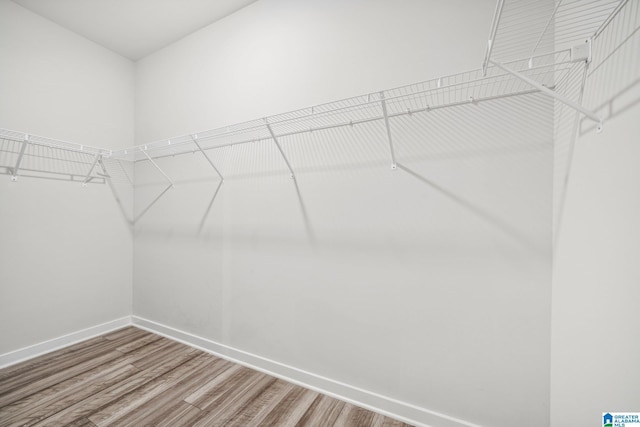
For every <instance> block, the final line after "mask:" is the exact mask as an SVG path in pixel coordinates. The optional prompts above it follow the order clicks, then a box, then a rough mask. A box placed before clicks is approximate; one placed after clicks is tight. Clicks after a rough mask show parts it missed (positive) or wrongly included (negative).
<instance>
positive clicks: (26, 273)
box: [0, 0, 134, 353]
mask: <svg viewBox="0 0 640 427" xmlns="http://www.w3.org/2000/svg"><path fill="white" fill-rule="evenodd" d="M0 57H1V58H2V63H3V66H2V67H0V94H1V95H0V127H3V128H9V129H15V130H18V131H23V132H28V133H32V134H39V135H43V136H47V137H52V138H58V139H62V140H68V141H71V142H77V143H81V144H90V145H97V146H103V147H113V148H116V147H121V146H127V145H130V144H132V143H133V99H134V98H133V84H134V73H133V64H132V63H131V62H130V61H128V60H125V59H123V58H121V57H119V56H117V55H115V54H113V53H112V52H110V51H107V50H106V49H104V48H101V47H99V46H98V45H95V44H93V43H91V42H89V41H87V40H85V39H83V38H81V37H79V36H77V35H75V34H73V33H71V32H69V31H67V30H64V29H62V28H61V27H59V26H57V25H55V24H53V23H51V22H50V21H47V20H45V19H42V18H40V17H39V16H37V15H34V14H32V13H31V12H29V11H27V10H26V9H23V8H22V7H20V6H18V5H16V4H15V3H13V2H10V1H6V0H3V1H0ZM5 146H6V145H5V143H3V147H5ZM36 151H38V152H39V153H40V155H41V156H40V157H38V158H35V157H32V156H31V155H30V153H31V152H36ZM45 151H46V150H44V149H40V150H35V149H34V150H33V151H32V150H31V149H30V150H28V151H27V155H26V156H25V158H24V160H23V165H25V166H27V165H29V164H34V162H36V163H37V162H40V163H38V164H40V165H45V164H46V162H48V161H49V160H48V158H47V154H46V152H45ZM60 155H61V153H60V152H55V150H54V151H52V153H51V156H60ZM63 157H64V156H63ZM77 157H78V156H77ZM77 157H76V158H74V157H73V156H72V155H68V156H67V157H64V158H66V159H67V160H69V161H71V162H73V161H74V160H78V158H77ZM0 158H1V159H2V164H3V165H4V164H5V161H6V162H10V161H13V162H15V155H14V154H10V153H7V152H6V151H4V150H3V151H2V152H1V153H0ZM12 159H13V160H12ZM13 165H14V163H11V166H13ZM23 174H24V175H28V173H27V172H26V171H25V172H23ZM60 178H61V179H62V180H60V181H56V180H51V179H36V178H28V177H26V176H22V177H20V178H19V180H18V182H11V180H10V178H9V175H0V230H1V236H2V237H1V238H0V353H6V352H9V351H12V350H16V349H19V348H22V347H25V346H29V345H32V344H35V343H39V342H42V341H45V340H48V339H52V338H55V337H59V336H61V335H64V334H67V333H70V332H75V331H77V330H80V329H84V328H87V327H90V326H94V325H97V324H101V323H104V322H107V321H111V320H113V319H116V318H121V317H123V316H125V315H129V314H130V310H131V277H132V273H131V272H132V237H131V232H130V230H129V227H128V225H127V223H126V221H124V220H123V216H122V214H121V212H120V209H119V207H118V205H117V203H116V202H115V200H114V198H113V196H112V194H111V191H110V189H109V186H108V185H105V184H90V185H89V186H87V188H82V187H81V185H80V183H79V182H75V183H74V182H69V181H66V180H65V179H66V178H67V177H64V176H61V177H60Z"/></svg>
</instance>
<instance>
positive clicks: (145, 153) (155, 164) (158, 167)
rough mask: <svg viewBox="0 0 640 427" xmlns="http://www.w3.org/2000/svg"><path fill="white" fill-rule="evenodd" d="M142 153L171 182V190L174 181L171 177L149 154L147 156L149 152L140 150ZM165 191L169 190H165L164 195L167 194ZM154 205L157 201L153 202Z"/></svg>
mask: <svg viewBox="0 0 640 427" xmlns="http://www.w3.org/2000/svg"><path fill="white" fill-rule="evenodd" d="M140 151H142V154H144V155H145V156H146V158H147V159H149V161H150V162H151V164H152V165H153V166H155V167H156V169H158V171H160V173H161V174H162V176H164V177H165V179H166V180H167V181H168V182H169V188H172V187H173V181H171V178H169V177H168V176H167V174H166V173H164V171H163V170H162V169H161V168H160V166H158V164H157V163H156V162H154V161H153V159H152V158H151V156H149V154H147V152H146V151H145V150H140ZM165 191H167V190H164V191H163V192H162V194H164V193H165ZM153 203H155V200H154V201H153ZM153 203H152V204H153Z"/></svg>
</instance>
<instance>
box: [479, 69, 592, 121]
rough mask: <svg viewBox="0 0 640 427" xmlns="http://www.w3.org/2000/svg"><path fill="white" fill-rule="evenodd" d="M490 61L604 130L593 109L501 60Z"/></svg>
mask: <svg viewBox="0 0 640 427" xmlns="http://www.w3.org/2000/svg"><path fill="white" fill-rule="evenodd" d="M489 62H490V63H491V64H492V65H494V66H496V67H498V68H500V69H501V70H503V71H506V72H507V73H509V74H511V75H512V76H514V77H516V78H518V79H520V80H522V81H523V82H525V83H527V84H529V85H531V86H533V87H535V88H536V89H538V90H539V91H540V92H542V93H544V94H545V95H547V96H550V97H552V98H554V99H557V100H558V101H560V102H562V103H563V104H565V105H566V106H568V107H571V108H573V109H574V110H576V111H579V112H581V113H582V114H584V115H585V116H586V117H588V118H590V119H591V120H593V121H594V122H596V123H597V125H596V130H597V132H598V133H600V132H602V127H603V121H602V118H601V117H600V116H598V115H597V114H596V113H594V112H593V111H591V110H588V109H586V108H584V107H583V106H582V105H580V104H578V103H575V102H573V101H572V100H570V99H569V98H566V97H565V96H562V95H561V94H559V93H558V92H556V91H553V90H551V89H549V88H548V87H546V86H544V85H542V84H540V83H538V82H537V81H535V80H533V79H531V78H529V77H527V76H525V75H524V74H522V73H520V72H518V71H515V70H512V69H511V68H509V67H506V66H504V65H503V64H501V63H499V62H495V61H489Z"/></svg>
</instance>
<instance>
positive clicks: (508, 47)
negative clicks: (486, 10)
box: [483, 0, 628, 68]
mask: <svg viewBox="0 0 640 427" xmlns="http://www.w3.org/2000/svg"><path fill="white" fill-rule="evenodd" d="M627 1H628V0H499V1H498V3H497V6H496V11H495V14H494V18H493V23H492V25H491V31H490V34H489V41H488V42H487V51H486V54H485V61H484V65H483V67H484V68H486V67H487V65H488V63H489V61H490V60H494V61H498V62H505V61H511V60H513V59H516V58H531V57H534V56H536V55H539V54H546V53H551V52H554V51H558V50H565V49H571V48H572V47H575V46H577V45H579V44H581V43H584V41H585V40H587V39H590V38H592V37H594V36H595V35H597V34H598V33H599V32H600V31H602V28H604V27H605V26H606V25H607V24H608V21H609V19H610V17H611V16H612V15H614V14H615V13H616V11H617V10H619V9H620V8H621V7H623V6H624V4H625V3H626V2H627Z"/></svg>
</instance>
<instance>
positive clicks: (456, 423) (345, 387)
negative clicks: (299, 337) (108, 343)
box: [131, 316, 481, 427]
mask: <svg viewBox="0 0 640 427" xmlns="http://www.w3.org/2000/svg"><path fill="white" fill-rule="evenodd" d="M131 321H132V324H133V325H134V326H136V327H138V328H140V329H144V330H147V331H149V332H153V333H155V334H158V335H161V336H164V337H167V338H169V339H172V340H174V341H178V342H181V343H183V344H186V345H189V346H191V347H195V348H198V349H200V350H203V351H206V352H207V353H211V354H213V355H215V356H218V357H222V358H224V359H227V360H230V361H232V362H235V363H238V364H240V365H244V366H247V367H249V368H251V369H255V370H257V371H261V372H264V373H267V374H269V375H272V376H274V377H277V378H282V379H283V380H286V381H289V382H291V383H294V384H297V385H300V386H302V387H305V388H308V389H311V390H314V391H318V392H320V393H323V394H326V395H328V396H331V397H335V398H336V399H340V400H343V401H346V402H349V403H352V404H354V405H357V406H360V407H362V408H366V409H369V410H371V411H374V412H378V413H380V414H382V415H385V416H389V417H392V418H395V419H398V420H400V421H403V422H406V423H408V424H412V425H415V426H419V427H481V426H479V425H478V424H473V423H471V422H468V421H465V420H462V419H459V418H455V417H452V416H449V415H446V414H442V413H440V412H437V411H432V410H430V409H427V408H423V407H420V406H417V405H413V404H410V403H407V402H402V401H400V400H397V399H393V398H391V397H387V396H383V395H381V394H378V393H375V392H372V391H368V390H364V389H362V388H359V387H355V386H352V385H349V384H346V383H343V382H340V381H336V380H333V379H331V378H326V377H323V376H321V375H318V374H314V373H312V372H308V371H305V370H302V369H299V368H296V367H293V366H289V365H286V364H284V363H280V362H277V361H274V360H271V359H267V358H265V357H262V356H258V355H256V354H252V353H249V352H247V351H244V350H240V349H237V348H234V347H231V346H228V345H225V344H221V343H218V342H215V341H212V340H209V339H207V338H203V337H200V336H197V335H194V334H191V333H189V332H185V331H181V330H179V329H176V328H172V327H170V326H166V325H163V324H161V323H158V322H155V321H152V320H148V319H145V318H142V317H139V316H132V317H131Z"/></svg>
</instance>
